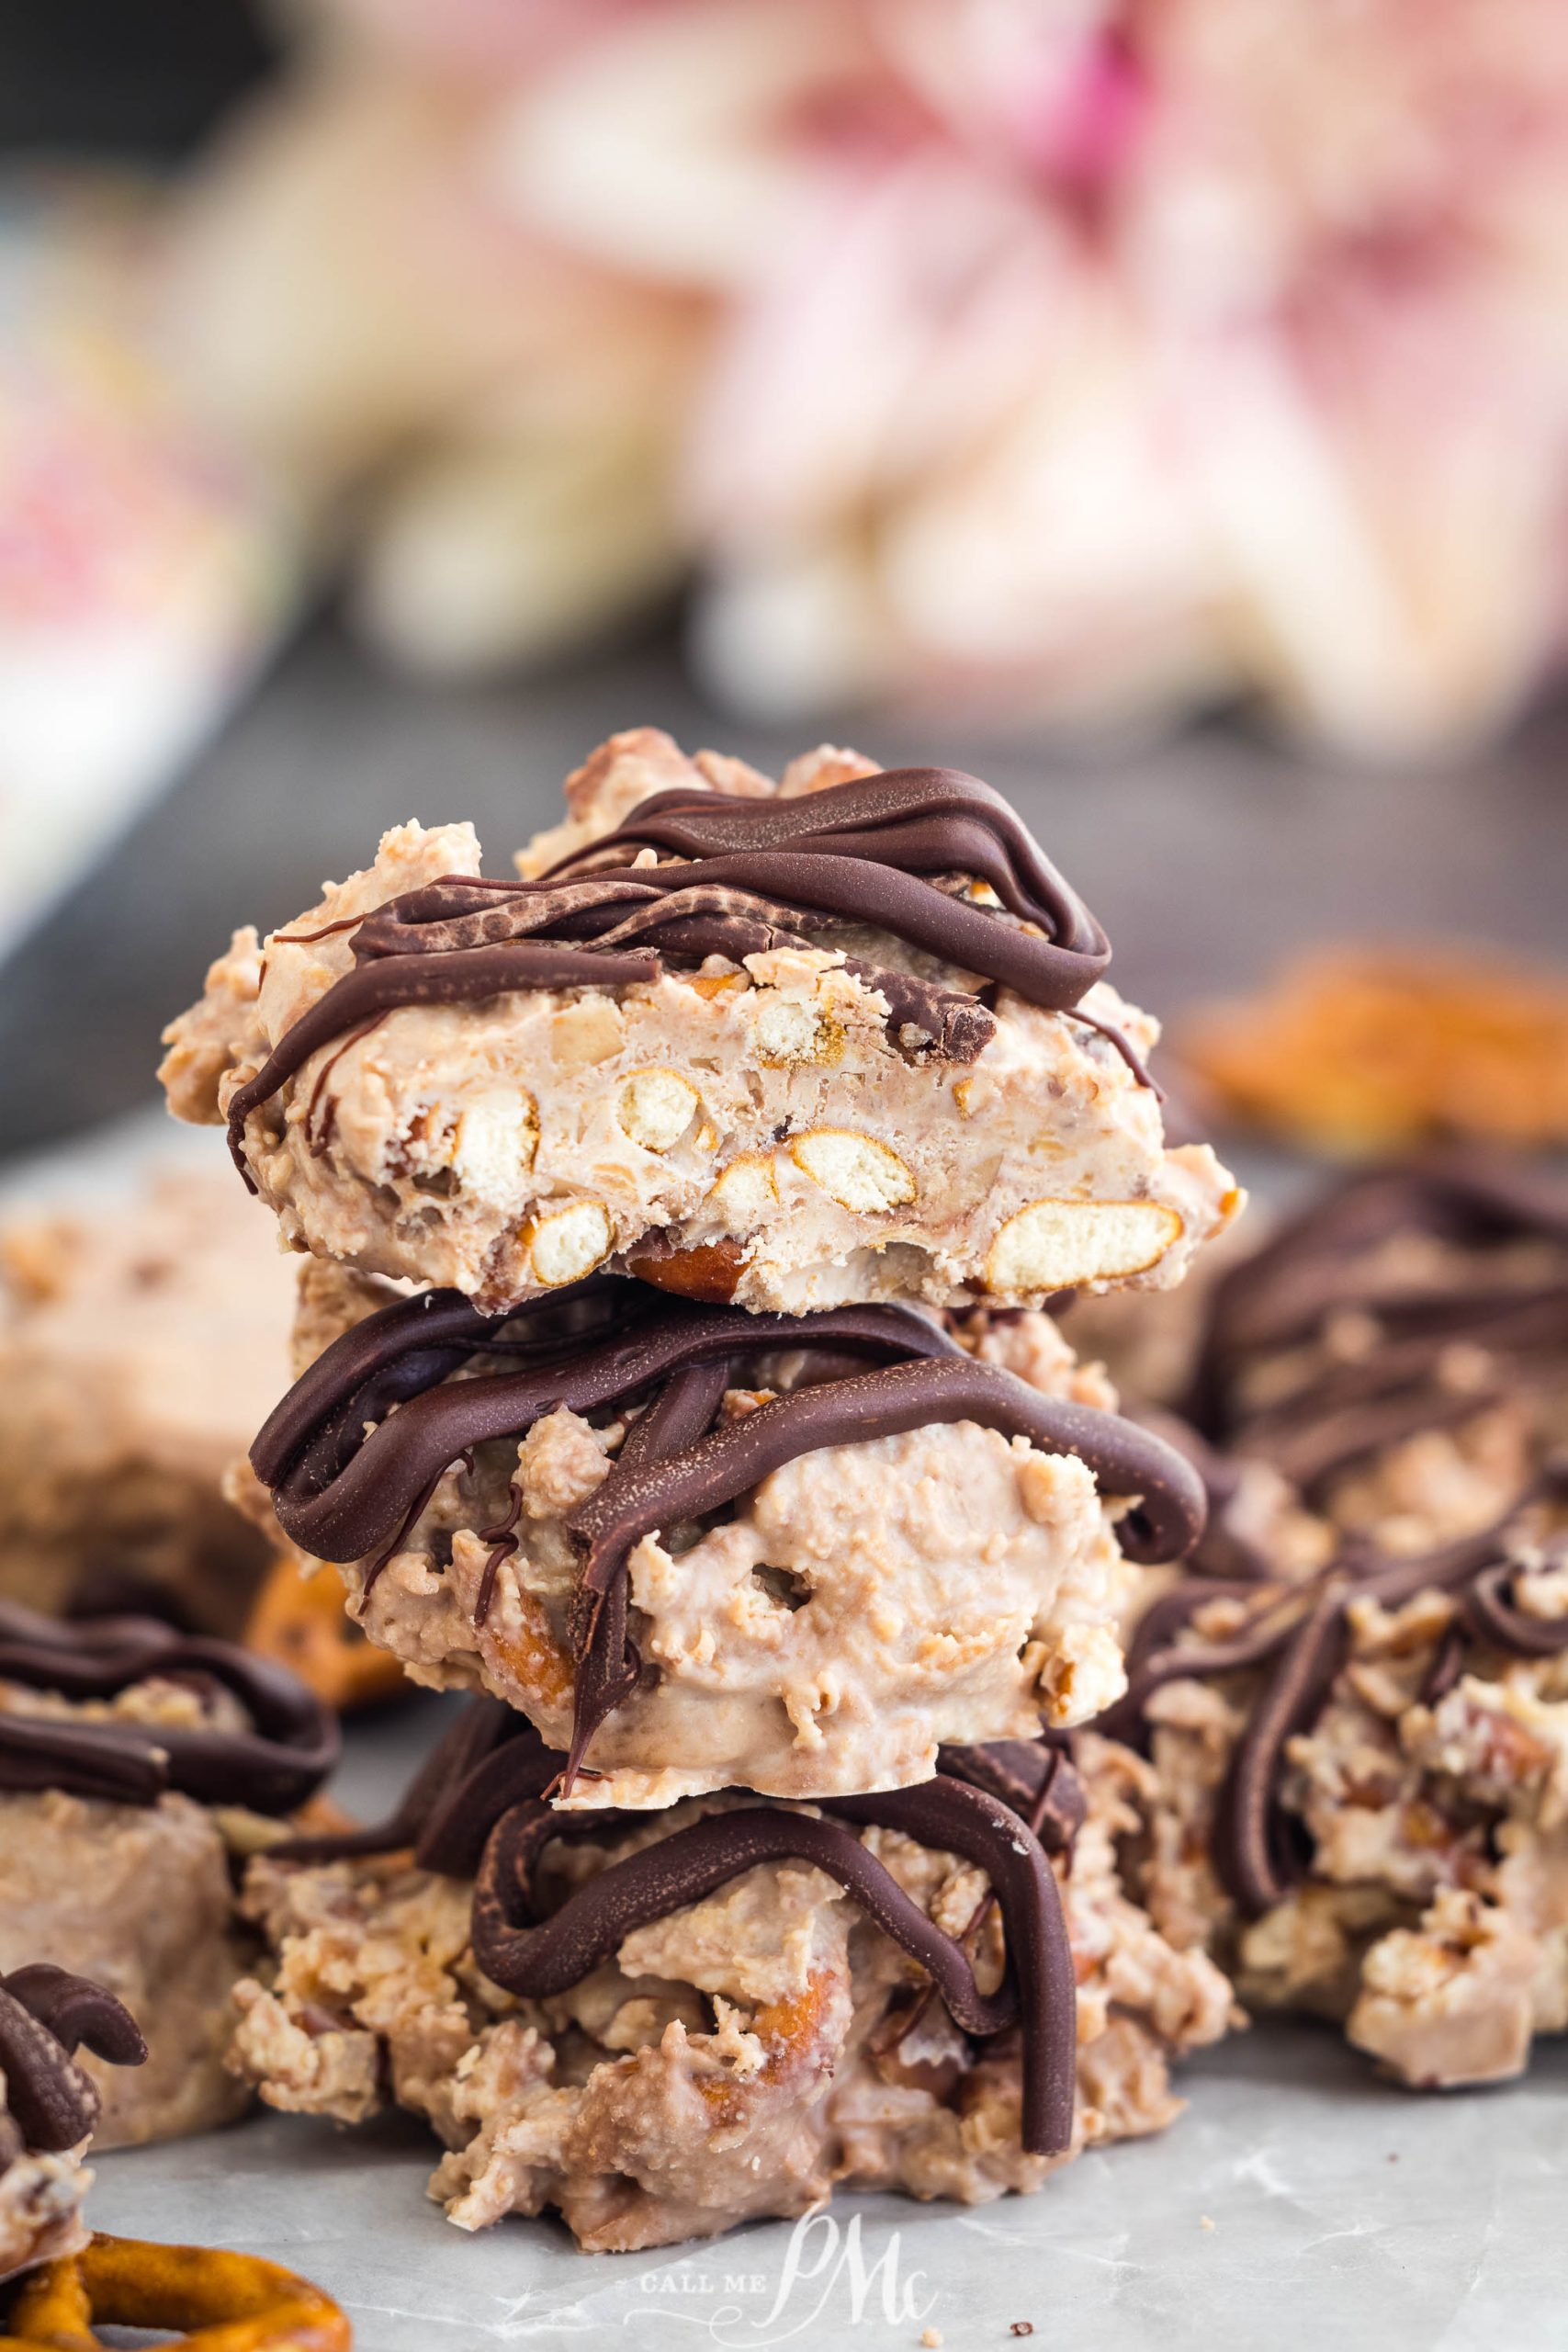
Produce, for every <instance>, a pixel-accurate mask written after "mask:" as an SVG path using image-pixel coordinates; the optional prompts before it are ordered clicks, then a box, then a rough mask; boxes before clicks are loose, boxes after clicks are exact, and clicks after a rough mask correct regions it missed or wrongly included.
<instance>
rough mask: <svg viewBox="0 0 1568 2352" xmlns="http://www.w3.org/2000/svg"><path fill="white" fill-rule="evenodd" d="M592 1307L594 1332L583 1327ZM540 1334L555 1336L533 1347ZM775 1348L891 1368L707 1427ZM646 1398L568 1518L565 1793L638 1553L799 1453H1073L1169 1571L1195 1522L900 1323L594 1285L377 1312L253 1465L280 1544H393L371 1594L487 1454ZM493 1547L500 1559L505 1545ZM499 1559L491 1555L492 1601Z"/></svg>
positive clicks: (1163, 1473) (1086, 1424)
mask: <svg viewBox="0 0 1568 2352" xmlns="http://www.w3.org/2000/svg"><path fill="white" fill-rule="evenodd" d="M579 1311H582V1312H584V1313H586V1314H587V1315H588V1316H589V1317H594V1318H596V1320H595V1321H592V1322H591V1323H590V1325H589V1327H588V1328H587V1329H575V1330H572V1329H570V1325H571V1323H572V1320H573V1317H574V1316H575V1315H576V1314H577V1313H578V1312H579ZM536 1330H543V1331H544V1332H545V1334H546V1336H544V1337H542V1338H538V1339H535V1338H533V1337H531V1336H530V1335H531V1334H532V1333H533V1332H535V1331H536ZM563 1330H566V1331H567V1333H568V1336H565V1337H563V1336H561V1334H562V1332H563ZM497 1348H499V1349H501V1350H503V1351H510V1352H512V1353H513V1354H515V1355H516V1356H517V1357H518V1358H519V1359H520V1361H521V1362H522V1364H523V1367H524V1368H523V1369H522V1370H520V1371H516V1372H502V1373H483V1374H479V1376H478V1377H475V1378H464V1379H453V1378H451V1377H450V1375H451V1374H453V1373H455V1372H457V1370H458V1369H459V1368H460V1367H461V1366H462V1365H464V1364H465V1363H467V1362H468V1359H469V1357H470V1356H473V1355H475V1354H483V1353H486V1352H489V1351H491V1350H492V1349H497ZM776 1351H791V1352H796V1351H798V1352H802V1353H806V1354H808V1355H817V1356H821V1355H824V1354H825V1355H827V1356H829V1357H830V1358H836V1357H843V1356H846V1355H847V1356H850V1357H855V1356H864V1355H869V1356H871V1357H872V1358H874V1359H875V1358H881V1359H883V1360H884V1361H883V1362H882V1363H880V1364H879V1365H878V1366H877V1368H876V1369H874V1370H873V1371H870V1372H866V1373H860V1374H848V1375H844V1376H840V1377H836V1378H827V1379H820V1380H817V1381H814V1382H811V1383H810V1384H809V1385H801V1386H798V1387H796V1388H795V1389H793V1390H791V1391H790V1392H789V1393H788V1394H786V1395H784V1396H780V1397H773V1398H771V1399H770V1400H769V1401H768V1402H766V1403H765V1404H762V1405H761V1406H759V1407H758V1408H756V1409H755V1410H754V1411H753V1412H750V1413H749V1414H747V1415H746V1416H745V1417H744V1418H743V1419H739V1420H736V1421H732V1422H729V1423H728V1424H726V1425H725V1426H723V1427H721V1428H719V1429H717V1430H711V1431H710V1430H709V1424H710V1422H711V1421H712V1419H713V1415H714V1412H715V1410H716V1408H717V1405H718V1402H719V1399H720V1397H721V1396H722V1394H723V1391H724V1388H725V1386H726V1385H727V1383H728V1381H729V1380H730V1378H731V1376H732V1375H733V1374H735V1373H736V1372H737V1371H738V1370H739V1367H741V1366H742V1365H744V1363H746V1362H747V1360H748V1359H755V1358H756V1357H757V1356H759V1355H765V1354H768V1353H772V1352H776ZM889 1360H890V1361H889ZM637 1397H649V1399H650V1401H649V1405H648V1408H647V1410H646V1411H645V1412H644V1414H643V1416H642V1418H641V1419H640V1420H639V1421H638V1422H637V1423H636V1424H635V1425H634V1427H633V1429H632V1430H631V1431H630V1432H629V1433H628V1435H627V1438H626V1442H625V1443H624V1444H623V1446H622V1449H621V1452H620V1453H619V1455H618V1456H617V1458H616V1459H615V1462H614V1463H613V1464H611V1467H610V1471H609V1474H608V1476H606V1477H605V1479H604V1483H603V1485H602V1486H601V1487H599V1488H598V1490H597V1492H596V1493H595V1494H594V1495H593V1496H592V1497H591V1498H590V1499H589V1500H588V1502H587V1503H585V1504H584V1505H583V1507H582V1508H581V1510H579V1511H578V1512H577V1513H576V1514H575V1517H574V1520H573V1525H572V1532H573V1533H574V1535H575V1536H576V1537H577V1539H578V1541H579V1543H580V1544H581V1552H582V1561H581V1571H580V1575H579V1579H578V1587H577V1591H576V1594H575V1597H574V1604H573V1608H572V1611H571V1619H570V1627H569V1632H570V1639H571V1644H572V1649H573V1653H574V1656H575V1658H576V1661H577V1673H576V1687H575V1694H574V1715H573V1734H572V1742H571V1747H570V1751H569V1754H568V1758H567V1763H566V1768H565V1770H566V1786H567V1788H568V1790H570V1786H571V1784H572V1781H573V1780H574V1778H575V1776H576V1774H577V1772H578V1771H579V1770H581V1766H582V1763H583V1758H584V1754H585V1751H586V1748H587V1746H588V1743H589V1741H590V1740H591V1739H592V1736H593V1734H594V1732H595V1731H596V1730H597V1729H598V1727H599V1725H600V1724H602V1723H603V1722H604V1719H605V1717H606V1716H607V1715H608V1714H609V1713H611V1712H612V1711H613V1710H614V1708H615V1706H616V1704H617V1703H618V1702H620V1700H621V1699H622V1698H623V1697H624V1696H625V1695H626V1692H627V1691H629V1689H630V1688H631V1686H632V1683H633V1682H634V1681H635V1679H636V1677H637V1657H636V1652H635V1648H634V1647H633V1645H631V1644H630V1642H629V1641H628V1638H627V1631H626V1616H627V1602H626V1559H627V1555H628V1554H629V1553H630V1551H631V1550H632V1548H633V1546H634V1545H635V1544H637V1542H638V1541H639V1539H640V1538H641V1537H642V1536H644V1535H647V1534H649V1533H651V1532H655V1531H656V1530H658V1529H660V1528H663V1529H670V1528H672V1527H674V1526H677V1525H679V1524H680V1523H681V1522H682V1521H686V1520H690V1519H693V1518H695V1517H698V1516H700V1515H702V1514H704V1513H705V1512H708V1511H712V1510H717V1509H719V1508H720V1507H722V1506H723V1505H724V1504H727V1503H729V1502H732V1501H734V1500H736V1499H737V1498H739V1496H740V1495H742V1494H745V1493H746V1492H748V1491H749V1489H750V1488H751V1487H754V1486H756V1485H757V1484H758V1482H759V1481H760V1480H761V1479H762V1478H763V1477H765V1476H767V1475H768V1474H769V1472H771V1471H773V1470H776V1469H778V1468H779V1467H780V1466H781V1465H782V1464H784V1463H786V1462H790V1461H794V1460H795V1459H796V1458H797V1457H798V1456H800V1455H801V1454H805V1453H818V1452H820V1451H822V1450H824V1449H826V1448H828V1447H831V1446H837V1445H845V1444H851V1443H856V1442H866V1441H868V1440H870V1439H874V1438H878V1437H886V1436H891V1435H894V1434H896V1433H897V1432H900V1431H903V1430H913V1429H921V1428H926V1427H929V1426H931V1425H932V1424H935V1423H939V1422H951V1421H959V1420H974V1421H978V1422H980V1423H981V1424H983V1425H984V1426H985V1427H987V1428H990V1429H994V1430H999V1431H1001V1432H1002V1433H1003V1434H1004V1435H1006V1436H1022V1437H1026V1438H1028V1439H1029V1440H1030V1441H1031V1442H1032V1443H1033V1444H1035V1445H1037V1446H1039V1447H1040V1448H1041V1449H1042V1450H1043V1451H1044V1452H1046V1453H1072V1454H1076V1455H1077V1458H1078V1459H1079V1460H1080V1461H1082V1462H1083V1463H1085V1464H1087V1465H1088V1467H1089V1469H1090V1470H1091V1471H1092V1472H1093V1473H1094V1475H1095V1476H1096V1478H1097V1479H1098V1480H1099V1482H1100V1486H1101V1487H1102V1489H1103V1490H1104V1491H1105V1492H1106V1493H1107V1494H1110V1495H1114V1496H1127V1497H1135V1498H1137V1499H1136V1502H1135V1505H1134V1509H1133V1510H1130V1511H1129V1513H1128V1514H1127V1516H1126V1518H1125V1519H1124V1520H1123V1521H1122V1527H1121V1530H1120V1533H1121V1540H1122V1548H1123V1550H1124V1551H1125V1552H1126V1553H1127V1554H1128V1555H1129V1556H1130V1557H1131V1558H1133V1559H1135V1560H1139V1561H1157V1560H1168V1559H1174V1558H1176V1557H1177V1556H1178V1555H1179V1554H1180V1553H1181V1552H1183V1551H1184V1550H1185V1549H1186V1548H1187V1546H1188V1545H1189V1544H1191V1543H1192V1541H1193V1540H1194V1538H1195V1537H1196V1536H1197V1534H1198V1533H1199V1532H1201V1527H1202V1523H1203V1495H1202V1487H1201V1481H1200V1479H1199V1477H1198V1476H1197V1474H1196V1473H1195V1472H1194V1471H1193V1470H1192V1469H1191V1467H1190V1465H1189V1464H1188V1463H1186V1462H1185V1461H1184V1460H1183V1459H1182V1457H1181V1455H1180V1454H1179V1453H1176V1452H1175V1451H1174V1450H1173V1449H1172V1448H1171V1447H1170V1446H1168V1445H1167V1444H1165V1443H1164V1442H1162V1441H1161V1440H1160V1439H1159V1438H1157V1437H1156V1436H1154V1435H1152V1434H1151V1433H1149V1432H1148V1431H1146V1430H1140V1429H1138V1428H1136V1427H1135V1426H1134V1424H1133V1423H1132V1422H1130V1421H1125V1420H1122V1419H1121V1418H1120V1417H1119V1416H1117V1415H1116V1414H1113V1413H1103V1412H1097V1411H1094V1410H1092V1409H1091V1408H1089V1407H1087V1406H1081V1405H1074V1404H1069V1403H1066V1402H1064V1401H1062V1400H1060V1399H1057V1398H1053V1397H1043V1396H1041V1395H1040V1394H1039V1393H1038V1392H1037V1391H1036V1390H1034V1389H1032V1388H1030V1387H1029V1386H1027V1385H1026V1384H1025V1383H1024V1382H1022V1381H1021V1380H1019V1379H1018V1378H1017V1377H1016V1376H1015V1375H1014V1374H1011V1373H1009V1372H1004V1371H1002V1370H1000V1369H999V1368H998V1366H996V1365H994V1364H987V1363H976V1361H975V1360H974V1359H973V1358H971V1357H969V1356H966V1355H964V1353H963V1352H962V1351H961V1350H960V1349H959V1348H958V1347H957V1346H956V1344H955V1342H954V1341H953V1340H952V1339H951V1338H949V1336H948V1335H947V1334H946V1333H945V1332H944V1331H943V1330H942V1329H940V1328H939V1327H938V1326H937V1325H936V1324H934V1323H931V1322H929V1321H928V1320H927V1319H926V1318H925V1317H922V1316H919V1315H916V1314H914V1313H913V1312H911V1311H910V1310H908V1309H907V1308H903V1307H896V1306H845V1307H833V1308H829V1309H828V1310H826V1311H824V1312H823V1313H820V1314H818V1315H811V1316H789V1315H749V1314H747V1313H745V1312H744V1311H743V1310H741V1309H739V1308H736V1307H725V1306H706V1307H705V1306H692V1305H690V1304H686V1303H683V1302H676V1301H671V1300H666V1299H663V1298H661V1297H660V1298H655V1297H653V1296H652V1295H650V1294H649V1293H648V1292H647V1291H645V1290H642V1289H640V1288H639V1287H638V1286H637V1285H635V1284H629V1283H614V1282H611V1283H605V1282H604V1281H603V1280H602V1279H597V1280H595V1281H594V1282H593V1283H592V1284H589V1285H584V1286H582V1287H581V1290H579V1291H578V1292H576V1293H572V1292H558V1293H556V1294H554V1295H552V1297H551V1298H550V1299H549V1300H547V1301H546V1302H542V1303H540V1304H539V1306H537V1307H534V1306H525V1307H523V1308H522V1309H520V1310H518V1311H517V1312H516V1313H514V1314H513V1315H510V1316H503V1317H499V1318H496V1319H493V1320H490V1321H487V1320H486V1319H485V1318H484V1317H480V1316H479V1315H478V1314H477V1313H476V1311H475V1310H474V1308H473V1307H472V1306H470V1305H469V1304H468V1301H467V1300H466V1299H464V1298H462V1297H461V1296H460V1295H458V1294H457V1293H455V1292H436V1293H433V1294H429V1295H426V1296H425V1297H423V1298H420V1299H410V1300H404V1301H400V1302H399V1303H398V1304H397V1305H396V1306H389V1307H384V1308H382V1309H381V1310H380V1311H379V1313H378V1314H376V1315H373V1316H371V1317H367V1320H366V1321H365V1322H363V1323H360V1324H357V1325H355V1327H354V1328H353V1329H351V1330H349V1331H346V1332H344V1334H343V1336H342V1337H341V1338H340V1339H338V1340H334V1341H333V1345H332V1346H331V1347H330V1348H329V1349H327V1350H326V1351H325V1352H324V1354H323V1355H322V1356H321V1358H320V1359H319V1361H318V1362H317V1363H315V1364H314V1365H313V1366H312V1367H311V1368H310V1371H309V1372H308V1373H306V1374H305V1375H304V1377H303V1378H302V1379H301V1380H300V1381H299V1382H298V1383H297V1384H296V1385H295V1386H294V1388H293V1389H291V1390H290V1391H289V1393H288V1396H287V1397H285V1398H284V1400H283V1402H282V1404H281V1405H279V1406H278V1408H277V1409H276V1412H275V1413H274V1414H273V1415H272V1417H271V1419H269V1420H268V1422H267V1423H266V1426H265V1429H264V1430H262V1432H261V1434H260V1436H259V1437H258V1438H257V1440H256V1442H255V1444H254V1446H253V1448H252V1450H251V1461H252V1464H253V1465H254V1469H255V1472H256V1475H257V1476H258V1477H259V1478H261V1479H262V1480H263V1482H264V1483H265V1485H266V1486H267V1487H269V1488H270V1489H271V1492H272V1497H273V1506H274V1509H275V1510H276V1512H277V1516H278V1519H279V1521H280V1522H281V1524H282V1526H283V1528H284V1530H285V1532H287V1533H288V1534H289V1535H290V1536H292V1537H293V1539H294V1541H295V1542H296V1543H298V1544H301V1545H302V1546H303V1547H304V1548H305V1549H306V1550H307V1551H310V1552H312V1553H314V1554H315V1555H317V1556H318V1557H320V1558H323V1559H330V1560H338V1561H350V1560H357V1559H364V1558H367V1557H368V1556H369V1555H371V1554H372V1553H375V1552H377V1550H378V1546H386V1547H387V1548H386V1549H384V1550H382V1551H381V1552H380V1554H379V1556H378V1558H377V1560H376V1561H375V1562H374V1564H373V1566H372V1568H371V1571H370V1573H369V1574H368V1575H367V1579H366V1589H367V1590H368V1589H370V1586H371V1585H372V1583H373V1582H374V1579H375V1576H376V1574H377V1573H378V1571H379V1568H380V1567H381V1566H383V1565H384V1564H385V1561H386V1560H387V1559H388V1558H389V1557H390V1556H391V1552H392V1550H394V1549H395V1548H396V1546H397V1544H399V1543H400V1541H401V1540H403V1538H404V1537H405V1536H406V1534H407V1532H408V1531H409V1530H410V1529H411V1528H412V1524H413V1522H414V1521H415V1519H416V1518H417V1516H418V1514H419V1512H420V1511H421V1510H423V1502H424V1499H425V1498H427V1497H428V1496H429V1494H430V1493H431V1491H432V1489H433V1486H434V1482H435V1481H436V1480H438V1479H439V1477H440V1476H441V1474H442V1472H443V1471H444V1470H445V1469H446V1467H447V1465H448V1464H451V1463H453V1462H455V1461H456V1460H457V1458H458V1456H459V1454H461V1453H464V1452H465V1451H471V1449H472V1448H473V1447H474V1446H476V1445H478V1444H480V1443H482V1442H485V1441H487V1440H490V1439H500V1438H510V1439H516V1438H519V1437H521V1436H522V1435H523V1433H524V1432H525V1430H527V1429H529V1428H530V1427H531V1426H532V1424H533V1423H534V1422H535V1421H536V1420H538V1419H541V1418H542V1417H543V1416H544V1415H545V1414H547V1413H548V1412H551V1411H553V1410H555V1409H556V1408H558V1407H559V1406H563V1405H564V1406H569V1407H570V1408H571V1409H572V1410H574V1411H576V1412H580V1413H584V1412H592V1411H598V1410H604V1409H605V1408H617V1409H618V1408H620V1407H622V1406H624V1405H626V1404H628V1403H630V1402H632V1401H634V1400H635V1399H636V1398H637ZM394 1405H395V1406H396V1408H397V1409H396V1410H393V1409H392V1408H393V1406H394ZM486 1532H487V1536H490V1537H494V1538H495V1540H496V1543H497V1544H501V1543H502V1542H504V1541H505V1540H507V1537H508V1535H509V1532H510V1531H509V1530H503V1531H497V1530H487V1531H486ZM494 1560H495V1554H494V1551H493V1550H492V1555H491V1564H490V1565H489V1566H487V1569H486V1576H485V1585H486V1590H485V1592H484V1594H483V1595H482V1596H481V1597H482V1598H483V1599H484V1600H485V1602H486V1604H487V1605H488V1598H489V1593H488V1588H489V1586H490V1583H491V1575H492V1569H493V1565H494Z"/></svg>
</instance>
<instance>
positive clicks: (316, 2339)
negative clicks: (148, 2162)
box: [0, 2234, 354, 2352]
mask: <svg viewBox="0 0 1568 2352" xmlns="http://www.w3.org/2000/svg"><path fill="white" fill-rule="evenodd" d="M0 2326H4V2328H6V2330H7V2331H8V2333H6V2334H0V2352H100V2344H101V2340H100V2338H99V2337H98V2335H96V2333H95V2331H96V2329H97V2328H99V2327H141V2328H156V2329H158V2330H159V2331H160V2332H161V2333H167V2331H169V2330H170V2329H175V2330H177V2331H178V2336H177V2339H176V2340H177V2342H178V2343H179V2344H180V2345H181V2346H183V2347H184V2352H350V2347H351V2346H352V2345H353V2342H354V2335H353V2330H352V2329H351V2328H350V2326H349V2324H348V2321H347V2319H346V2317H345V2316H344V2313H343V2312H341V2311H340V2310H339V2309H338V2306H337V2305H336V2303H334V2302H333V2301H331V2299H330V2298H329V2297H328V2296H326V2295H323V2294H322V2293H321V2289H320V2288H319V2287H312V2286H311V2284H310V2280H309V2279H308V2278H296V2276H295V2274H294V2273H293V2271H292V2270H284V2269H282V2268H280V2267H279V2266H278V2265H277V2264H276V2262H263V2261H262V2260H261V2259H260V2258H259V2256H255V2255H251V2254H229V2253H225V2252H224V2251H223V2250H222V2249H221V2248H220V2247H217V2246H198V2245H153V2244H152V2243H150V2242H149V2241H148V2240H146V2239H143V2238H114V2237H105V2236H103V2235H101V2234H100V2235H98V2236H96V2237H95V2238H94V2239H93V2240H92V2242H91V2244H90V2245H87V2246H86V2247H85V2249H84V2251H83V2252H82V2253H80V2254H74V2255H68V2256H66V2257H65V2258H64V2259H63V2260H62V2261H60V2262H49V2263H45V2264H44V2266H43V2267H42V2268H41V2269H39V2270H35V2271H32V2272H30V2273H29V2274H28V2277H26V2278H23V2279H22V2280H21V2281H20V2283H19V2284H18V2285H17V2287H16V2288H15V2289H14V2290H12V2294H11V2301H10V2305H9V2308H8V2309H6V2308H5V2306H4V2303H3V2301H0Z"/></svg>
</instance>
